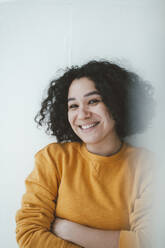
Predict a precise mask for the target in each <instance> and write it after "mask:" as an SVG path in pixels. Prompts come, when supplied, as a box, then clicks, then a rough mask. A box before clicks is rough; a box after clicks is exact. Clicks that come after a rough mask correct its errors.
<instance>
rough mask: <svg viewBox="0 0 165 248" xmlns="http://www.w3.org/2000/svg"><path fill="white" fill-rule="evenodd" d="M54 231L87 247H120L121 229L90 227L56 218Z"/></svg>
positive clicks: (63, 237)
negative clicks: (111, 229) (110, 229)
mask: <svg viewBox="0 0 165 248" xmlns="http://www.w3.org/2000/svg"><path fill="white" fill-rule="evenodd" d="M52 232H53V233H54V234H55V235H57V236H58V237H60V238H62V239H64V240H67V241H70V242H73V243H75V244H77V245H79V246H82V247H85V248H100V247H104V248H118V247H119V236H120V231H109V230H101V229H95V228H90V227H87V226H84V225H80V224H77V223H74V222H71V221H68V220H65V219H60V218H56V219H55V221H54V223H53V225H52Z"/></svg>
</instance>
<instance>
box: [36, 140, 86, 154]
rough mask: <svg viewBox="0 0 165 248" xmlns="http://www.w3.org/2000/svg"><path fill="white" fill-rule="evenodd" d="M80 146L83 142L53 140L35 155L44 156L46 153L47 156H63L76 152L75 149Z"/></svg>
mask: <svg viewBox="0 0 165 248" xmlns="http://www.w3.org/2000/svg"><path fill="white" fill-rule="evenodd" d="M80 146H81V143H79V142H63V143H57V142H53V143H50V144H48V145H46V146H44V147H43V148H41V149H40V150H39V151H38V152H37V153H36V154H35V157H39V156H44V155H46V156H52V155H56V156H58V155H60V156H61V155H63V154H65V155H67V154H70V153H72V152H74V151H75V150H79V149H80Z"/></svg>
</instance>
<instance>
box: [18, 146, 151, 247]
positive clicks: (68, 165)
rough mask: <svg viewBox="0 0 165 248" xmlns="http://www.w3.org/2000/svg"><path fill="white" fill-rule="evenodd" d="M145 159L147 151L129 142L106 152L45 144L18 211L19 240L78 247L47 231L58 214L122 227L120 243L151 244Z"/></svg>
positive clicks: (92, 223) (23, 244) (104, 226)
mask: <svg viewBox="0 0 165 248" xmlns="http://www.w3.org/2000/svg"><path fill="white" fill-rule="evenodd" d="M149 161H150V160H148V152H147V151H145V150H143V149H140V148H135V147H132V146H129V145H128V144H124V145H123V147H122V148H121V150H120V151H119V152H118V153H117V154H115V155H112V156H109V157H104V156H100V155H96V154H92V153H90V152H88V151H87V149H86V147H85V144H81V143H77V142H72V143H64V144H57V143H53V144H50V145H48V146H46V147H45V148H43V149H42V150H40V151H39V152H38V153H37V154H36V156H35V168H34V170H33V171H32V173H31V174H30V175H29V176H28V177H27V179H26V193H25V194H24V196H23V199H22V208H21V209H20V210H19V211H18V212H17V215H16V222H17V227H16V237H17V241H18V243H19V246H20V247H24V248H42V247H43V248H55V247H66V248H69V247H70V248H71V247H72V248H73V247H79V246H78V245H74V244H73V243H70V242H68V241H65V240H62V239H60V238H58V237H56V236H55V235H54V234H52V233H51V231H50V227H51V223H52V221H53V220H54V215H56V216H58V217H60V218H64V219H68V220H70V221H73V222H76V223H79V224H82V225H87V226H89V227H92V228H99V229H105V230H120V231H121V232H120V240H119V247H120V248H150V247H151V242H150V238H151V237H150V233H149V225H150V222H149V219H150V204H151V196H150V189H151V176H152V175H151V174H152V173H151V172H152V166H151V162H149ZM101 248H102V247H101Z"/></svg>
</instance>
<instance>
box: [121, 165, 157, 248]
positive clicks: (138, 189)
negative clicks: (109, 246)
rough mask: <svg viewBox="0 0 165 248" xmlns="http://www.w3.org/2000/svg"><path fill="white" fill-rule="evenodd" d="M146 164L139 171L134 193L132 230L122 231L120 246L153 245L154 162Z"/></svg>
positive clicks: (141, 246) (133, 247)
mask: <svg viewBox="0 0 165 248" xmlns="http://www.w3.org/2000/svg"><path fill="white" fill-rule="evenodd" d="M150 165H151V166H148V164H147V162H146V163H145V164H144V168H145V169H144V170H143V172H142V174H141V173H137V174H138V176H137V177H135V183H134V185H135V187H133V193H132V198H133V199H132V202H134V203H133V204H132V207H131V209H130V213H129V221H130V230H129V231H125V230H122V231H121V232H120V239H119V248H149V247H150V248H152V247H153V240H152V238H153V230H152V225H153V223H152V216H153V212H152V211H153V208H152V205H153V163H151V164H150Z"/></svg>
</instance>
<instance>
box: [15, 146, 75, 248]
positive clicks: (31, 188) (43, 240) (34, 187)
mask: <svg viewBox="0 0 165 248" xmlns="http://www.w3.org/2000/svg"><path fill="white" fill-rule="evenodd" d="M59 181H60V178H59V173H58V170H57V168H56V164H55V162H54V161H52V159H51V158H50V156H49V153H48V152H47V151H46V150H44V151H43V152H42V153H39V154H37V156H36V159H35V168H34V170H33V171H32V173H31V174H30V175H29V176H28V178H27V179H26V193H25V194H24V196H23V199H22V207H21V209H20V210H19V211H18V212H17V215H16V223H17V226H16V239H17V242H18V244H19V247H20V248H43V247H44V248H55V247H57V248H60V247H64V246H65V247H68V248H73V247H74V248H76V247H79V246H77V245H74V244H72V243H70V242H68V241H65V240H63V239H61V238H59V237H57V236H55V235H54V234H52V232H51V223H52V221H53V220H54V214H55V204H56V203H55V200H56V198H57V192H58V184H59Z"/></svg>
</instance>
